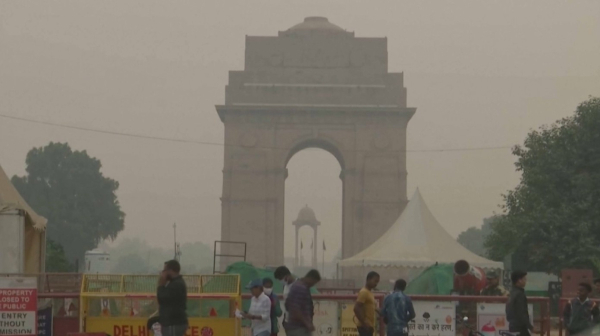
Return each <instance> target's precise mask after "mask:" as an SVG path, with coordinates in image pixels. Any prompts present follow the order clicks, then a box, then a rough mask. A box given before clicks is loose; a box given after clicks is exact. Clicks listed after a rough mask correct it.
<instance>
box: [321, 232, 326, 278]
mask: <svg viewBox="0 0 600 336" xmlns="http://www.w3.org/2000/svg"><path fill="white" fill-rule="evenodd" d="M322 257H323V265H322V266H321V267H322V269H321V272H322V273H321V275H322V276H323V278H325V240H323V256H322Z"/></svg>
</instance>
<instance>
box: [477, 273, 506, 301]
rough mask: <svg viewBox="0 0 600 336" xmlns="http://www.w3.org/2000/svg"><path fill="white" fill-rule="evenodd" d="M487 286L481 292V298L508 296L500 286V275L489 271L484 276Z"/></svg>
mask: <svg viewBox="0 0 600 336" xmlns="http://www.w3.org/2000/svg"><path fill="white" fill-rule="evenodd" d="M486 279H487V286H486V287H485V288H484V289H482V290H481V293H479V295H481V296H508V295H509V292H508V291H507V290H506V289H504V287H502V286H501V285H500V274H498V272H496V271H494V270H491V271H489V272H487V274H486Z"/></svg>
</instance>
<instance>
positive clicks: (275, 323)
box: [263, 278, 283, 336]
mask: <svg viewBox="0 0 600 336" xmlns="http://www.w3.org/2000/svg"><path fill="white" fill-rule="evenodd" d="M263 290H264V292H265V295H266V296H268V297H269V299H271V336H276V335H277V334H278V333H279V317H281V315H282V314H283V313H282V311H281V306H280V305H279V298H278V297H277V294H275V293H273V280H271V279H270V278H264V279H263Z"/></svg>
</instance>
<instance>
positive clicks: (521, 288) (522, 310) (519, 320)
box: [506, 271, 533, 336]
mask: <svg viewBox="0 0 600 336" xmlns="http://www.w3.org/2000/svg"><path fill="white" fill-rule="evenodd" d="M510 279H511V281H512V288H511V290H510V297H509V299H508V303H507V304H506V320H507V321H508V331H510V332H513V333H519V336H529V335H531V332H533V325H532V324H531V320H530V318H529V308H528V305H527V296H526V295H525V285H526V284H527V272H523V271H514V272H512V273H511V275H510Z"/></svg>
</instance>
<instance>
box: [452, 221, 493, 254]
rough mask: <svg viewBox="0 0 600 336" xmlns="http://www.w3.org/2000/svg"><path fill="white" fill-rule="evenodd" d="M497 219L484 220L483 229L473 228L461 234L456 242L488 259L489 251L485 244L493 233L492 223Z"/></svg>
mask: <svg viewBox="0 0 600 336" xmlns="http://www.w3.org/2000/svg"><path fill="white" fill-rule="evenodd" d="M495 219H496V217H495V216H494V217H488V218H484V219H483V225H482V226H481V228H478V227H475V226H472V227H470V228H468V229H467V230H465V231H463V232H461V233H460V234H459V235H458V238H457V239H456V240H457V241H458V242H459V243H460V244H461V245H462V246H464V247H466V248H467V249H468V250H469V251H471V252H473V253H475V254H477V255H479V256H482V257H485V258H487V257H488V251H487V249H486V248H485V246H484V243H485V239H486V238H487V236H488V235H489V234H490V233H491V232H492V222H493V221H494V220H495Z"/></svg>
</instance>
